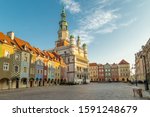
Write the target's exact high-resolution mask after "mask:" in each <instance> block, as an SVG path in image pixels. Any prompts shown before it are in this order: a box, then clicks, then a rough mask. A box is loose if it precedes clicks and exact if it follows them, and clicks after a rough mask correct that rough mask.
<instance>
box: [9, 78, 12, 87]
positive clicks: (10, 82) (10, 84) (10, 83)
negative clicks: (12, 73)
mask: <svg viewBox="0 0 150 117" xmlns="http://www.w3.org/2000/svg"><path fill="white" fill-rule="evenodd" d="M8 82H9V83H8V85H9V87H8V89H11V88H12V87H11V86H12V81H11V80H9V81H8Z"/></svg>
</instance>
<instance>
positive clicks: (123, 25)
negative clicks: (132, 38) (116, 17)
mask: <svg viewBox="0 0 150 117" xmlns="http://www.w3.org/2000/svg"><path fill="white" fill-rule="evenodd" d="M136 20H137V19H136V18H133V19H131V20H129V21H128V22H126V23H122V24H120V25H119V26H120V27H126V26H129V25H131V24H132V23H134V22H135V21H136Z"/></svg>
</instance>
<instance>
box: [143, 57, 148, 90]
mask: <svg viewBox="0 0 150 117" xmlns="http://www.w3.org/2000/svg"><path fill="white" fill-rule="evenodd" d="M143 60H144V68H145V81H144V84H145V90H149V86H148V78H147V66H146V59H145V55H143Z"/></svg>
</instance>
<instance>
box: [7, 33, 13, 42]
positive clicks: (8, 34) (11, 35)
mask: <svg viewBox="0 0 150 117" xmlns="http://www.w3.org/2000/svg"><path fill="white" fill-rule="evenodd" d="M7 36H9V37H10V38H11V39H12V40H14V38H15V33H14V32H12V31H10V32H8V33H7Z"/></svg>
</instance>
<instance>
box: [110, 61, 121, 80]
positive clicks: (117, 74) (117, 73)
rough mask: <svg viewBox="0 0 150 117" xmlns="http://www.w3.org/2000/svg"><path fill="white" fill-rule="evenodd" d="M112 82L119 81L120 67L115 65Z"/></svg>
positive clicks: (112, 68)
mask: <svg viewBox="0 0 150 117" xmlns="http://www.w3.org/2000/svg"><path fill="white" fill-rule="evenodd" d="M111 80H112V81H119V72H118V65H117V64H115V63H113V64H112V65H111Z"/></svg>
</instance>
